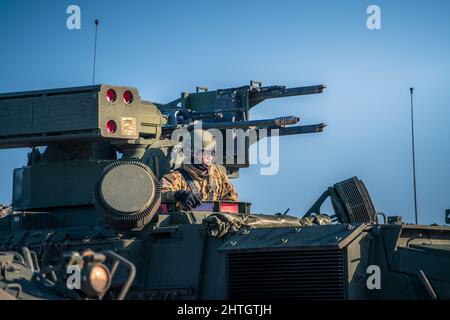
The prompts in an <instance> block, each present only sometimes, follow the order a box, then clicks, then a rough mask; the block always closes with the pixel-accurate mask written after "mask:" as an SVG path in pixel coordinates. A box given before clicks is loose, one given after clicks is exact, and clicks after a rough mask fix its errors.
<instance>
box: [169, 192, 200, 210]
mask: <svg viewBox="0 0 450 320" xmlns="http://www.w3.org/2000/svg"><path fill="white" fill-rule="evenodd" d="M173 196H174V197H175V199H176V200H177V201H178V202H180V203H181V205H182V206H183V207H184V208H185V209H186V210H192V209H194V208H196V207H198V206H199V205H201V204H202V200H201V199H200V197H199V196H198V195H197V194H194V193H193V192H191V191H186V190H178V191H177V192H175V194H174V195H173Z"/></svg>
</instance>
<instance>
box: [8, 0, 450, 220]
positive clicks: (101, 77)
mask: <svg viewBox="0 0 450 320" xmlns="http://www.w3.org/2000/svg"><path fill="white" fill-rule="evenodd" d="M70 4H77V5H79V6H80V8H81V30H68V29H67V28H66V19H67V17H68V15H67V14H66V8H67V7H68V6H69V5H70ZM370 4H376V5H378V6H380V8H381V26H382V29H381V30H369V29H368V28H367V27H366V19H367V17H368V14H367V13H366V9H367V7H368V6H369V5H370ZM449 16H450V2H449V1H445V0H442V1H437V0H433V1H424V0H416V1H411V0H408V1H406V0H403V1H402V0H396V1H379V0H373V1H363V0H346V1H344V0H341V1H336V0H333V1H331V0H330V1H320V2H319V1H299V0H297V1H253V0H249V1H245V2H243V1H237V0H236V1H222V0H220V1H219V0H215V1H211V0H209V1H206V0H205V1H197V0H190V1H179V2H177V1H170V0H166V1H158V2H156V1H132V0H129V1H75V0H74V1H12V0H6V1H5V0H2V1H1V2H0V39H2V44H1V50H0V92H13V91H23V90H36V89H47V88H55V87H66V86H79V85H88V84H91V83H92V62H93V56H92V53H93V38H94V23H93V21H94V19H95V18H98V19H100V27H99V33H98V45H97V49H98V51H97V52H98V54H97V73H96V83H109V84H117V85H126V86H135V87H138V88H139V89H140V95H141V97H143V98H144V99H147V100H152V101H158V102H168V101H171V100H173V99H176V98H178V97H179V94H180V92H182V91H193V89H194V88H195V86H196V85H206V86H208V87H209V88H210V89H215V88H226V87H232V86H240V85H245V84H248V82H249V80H251V79H257V80H262V81H263V84H265V85H275V84H279V85H287V86H303V85H314V84H325V85H327V87H328V88H327V90H326V91H325V92H324V93H323V94H321V95H312V96H304V97H293V98H285V99H279V100H273V101H270V100H268V101H266V102H264V103H262V104H261V105H259V106H258V107H256V108H255V109H254V110H253V113H252V118H253V119H258V118H268V117H276V116H280V115H298V116H300V117H301V119H302V124H309V123H310V124H312V123H318V122H325V123H327V124H328V127H327V128H326V129H325V131H324V132H323V133H321V134H311V135H304V136H290V137H282V138H280V141H281V144H280V156H281V159H280V171H279V173H278V174H277V175H274V176H261V175H259V168H258V166H254V167H252V168H249V169H244V170H241V177H240V179H239V180H235V181H234V183H235V185H236V187H237V189H238V192H239V195H240V198H241V200H243V201H251V202H252V203H253V211H255V212H263V213H275V212H279V211H282V212H284V211H285V210H286V209H287V208H290V212H289V213H290V214H293V215H302V214H303V213H304V212H305V211H306V210H307V209H308V208H309V207H310V206H311V205H312V204H313V203H314V201H315V200H316V199H317V197H319V195H320V194H321V193H322V192H323V191H324V190H325V189H326V188H327V187H328V186H330V185H332V184H333V183H335V182H338V181H340V180H343V179H346V178H349V177H351V176H355V175H356V176H358V177H359V178H360V179H362V180H363V181H364V182H365V184H366V186H367V188H368V190H369V192H370V194H371V196H372V199H373V201H374V204H375V207H376V209H377V210H378V211H382V212H384V213H386V214H387V215H402V216H403V217H404V220H406V221H409V222H412V221H413V217H414V206H413V188H412V159H411V127H410V109H409V108H410V106H409V87H410V86H413V87H414V88H415V126H416V128H415V129H416V131H415V134H416V169H417V192H418V209H419V215H420V218H419V221H420V222H421V223H426V224H429V223H434V222H437V223H439V224H443V223H444V211H445V209H446V208H450V197H449V196H448V195H449V194H448V193H449V187H448V185H449V184H450V144H449V143H448V138H449V136H450V93H449V92H450V91H449V84H450V81H449V80H450V19H449ZM0 112H1V110H0ZM27 151H28V150H26V149H17V150H0V203H10V202H11V184H12V170H13V168H15V167H20V166H22V165H24V164H25V163H26V154H27Z"/></svg>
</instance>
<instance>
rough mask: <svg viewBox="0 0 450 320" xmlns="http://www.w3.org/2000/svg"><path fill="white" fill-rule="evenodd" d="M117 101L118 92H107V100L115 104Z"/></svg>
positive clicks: (111, 90) (110, 90) (109, 90)
mask: <svg viewBox="0 0 450 320" xmlns="http://www.w3.org/2000/svg"><path fill="white" fill-rule="evenodd" d="M116 99H117V94H116V91H115V90H114V89H108V91H106V100H108V102H114V101H116Z"/></svg>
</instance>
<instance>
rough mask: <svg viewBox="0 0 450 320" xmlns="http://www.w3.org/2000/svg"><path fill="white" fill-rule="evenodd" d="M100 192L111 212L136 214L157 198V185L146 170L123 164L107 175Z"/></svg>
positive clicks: (101, 184) (102, 181)
mask: <svg viewBox="0 0 450 320" xmlns="http://www.w3.org/2000/svg"><path fill="white" fill-rule="evenodd" d="M99 191H100V196H101V198H102V201H103V203H104V204H105V205H106V206H108V207H109V208H110V209H111V210H115V211H118V212H122V213H134V212H138V211H142V210H143V209H145V208H146V207H148V205H149V204H150V202H151V200H152V198H153V197H154V196H155V183H154V181H153V179H152V177H151V176H150V175H149V174H148V173H147V171H146V170H145V169H143V168H141V167H138V166H136V165H133V164H123V165H120V166H118V167H115V168H114V169H112V170H111V171H109V172H107V173H106V174H105V176H104V177H103V179H102V180H101V183H100V190H99Z"/></svg>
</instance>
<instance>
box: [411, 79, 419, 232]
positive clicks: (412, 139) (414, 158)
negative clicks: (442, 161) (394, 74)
mask: <svg viewBox="0 0 450 320" xmlns="http://www.w3.org/2000/svg"><path fill="white" fill-rule="evenodd" d="M409 91H410V92H411V142H412V160H413V184H414V213H415V217H416V224H418V223H419V216H418V214H417V193H416V152H415V143H414V104H413V92H414V88H412V87H411V88H409Z"/></svg>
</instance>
